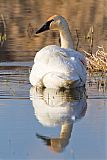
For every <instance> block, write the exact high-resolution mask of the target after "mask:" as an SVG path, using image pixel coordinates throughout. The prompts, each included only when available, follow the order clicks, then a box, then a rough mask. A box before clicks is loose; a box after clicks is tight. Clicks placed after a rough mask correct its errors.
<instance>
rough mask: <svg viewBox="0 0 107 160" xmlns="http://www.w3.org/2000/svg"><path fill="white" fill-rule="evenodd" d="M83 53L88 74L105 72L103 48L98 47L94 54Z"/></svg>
mask: <svg viewBox="0 0 107 160" xmlns="http://www.w3.org/2000/svg"><path fill="white" fill-rule="evenodd" d="M84 52H85V54H86V60H87V68H88V70H89V71H90V72H98V71H101V72H104V73H105V72H107V53H106V52H105V51H104V48H103V47H100V46H98V50H97V51H96V53H95V54H90V53H88V52H86V51H84Z"/></svg>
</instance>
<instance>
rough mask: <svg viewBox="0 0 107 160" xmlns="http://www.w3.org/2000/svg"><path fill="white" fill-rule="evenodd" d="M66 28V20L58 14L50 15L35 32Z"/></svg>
mask: <svg viewBox="0 0 107 160" xmlns="http://www.w3.org/2000/svg"><path fill="white" fill-rule="evenodd" d="M65 29H68V24H67V22H66V20H65V19H64V18H63V17H62V16H59V15H54V16H51V17H50V18H49V19H48V20H47V21H46V23H45V24H44V25H43V26H42V27H41V28H40V29H39V30H37V31H36V34H38V33H41V32H44V31H47V30H65Z"/></svg>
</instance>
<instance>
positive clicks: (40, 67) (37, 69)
mask: <svg viewBox="0 0 107 160" xmlns="http://www.w3.org/2000/svg"><path fill="white" fill-rule="evenodd" d="M81 61H84V62H85V58H84V56H83V55H81V54H80V53H79V52H76V51H75V50H73V49H64V48H60V47H58V46H56V45H50V46H47V47H44V48H43V49H41V50H40V51H39V52H37V54H36V56H35V58H34V65H33V68H32V71H31V74H30V82H31V83H32V85H36V84H37V83H38V85H41V86H42V85H43V86H44V87H48V88H50V87H54V88H59V87H63V85H64V83H65V88H66V87H67V85H68V86H69V85H70V83H72V82H73V81H78V79H80V78H79V77H81V79H82V80H83V81H85V79H84V74H85V72H84V73H83V68H84V65H83V63H82V62H81ZM81 66H82V67H81ZM78 69H79V70H78ZM76 70H78V71H76ZM81 72H82V75H81ZM78 76H79V77H78ZM71 79H72V82H71ZM44 83H45V84H44ZM67 83H68V84H67ZM52 84H54V86H52ZM45 85H46V86H45Z"/></svg>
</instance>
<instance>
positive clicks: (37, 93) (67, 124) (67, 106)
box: [30, 87, 87, 152]
mask: <svg viewBox="0 0 107 160" xmlns="http://www.w3.org/2000/svg"><path fill="white" fill-rule="evenodd" d="M30 97H31V100H32V104H33V107H34V112H35V116H36V118H37V119H38V121H39V122H40V123H41V124H42V125H43V126H46V127H55V126H61V130H60V135H59V137H56V138H55V137H47V136H44V135H41V134H38V133H37V134H36V136H37V137H38V138H39V139H41V140H43V141H44V142H45V144H46V145H47V146H48V147H49V148H50V149H51V150H52V151H54V152H62V151H63V150H64V148H65V147H66V146H67V145H68V143H69V139H70V137H71V132H72V128H73V124H74V122H76V121H77V120H79V119H81V118H82V117H83V116H84V115H85V113H86V109H87V103H86V93H85V88H77V89H74V90H73V89H72V90H64V91H61V90H55V89H47V88H46V89H44V90H36V88H35V87H32V88H31V90H30Z"/></svg>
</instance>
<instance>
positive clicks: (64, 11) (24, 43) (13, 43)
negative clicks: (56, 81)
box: [0, 0, 107, 59]
mask: <svg viewBox="0 0 107 160" xmlns="http://www.w3.org/2000/svg"><path fill="white" fill-rule="evenodd" d="M105 8H106V3H105V1H104V0H102V1H99V0H96V1H94V0H91V1H84V2H83V1H78V0H73V1H71V0H67V1H64V0H60V1H57V0H51V1H48V0H43V1H42V2H41V1H39V0H26V1H14V0H10V1H4V0H0V12H1V13H2V14H3V15H4V18H5V20H6V31H7V41H6V42H5V44H4V47H2V48H1V50H3V51H4V50H5V51H7V50H8V51H26V52H27V51H34V50H35V49H36V50H38V49H40V48H42V47H43V46H46V45H49V44H58V45H59V38H58V37H59V35H58V33H57V32H54V33H53V32H51V33H50V32H46V33H43V34H41V35H40V36H38V37H35V38H32V39H30V38H29V37H28V35H27V27H28V24H29V23H32V24H34V25H35V26H36V27H37V28H38V27H39V26H40V25H41V24H42V23H43V22H45V21H46V19H47V18H49V17H50V16H51V15H54V14H60V15H62V16H64V17H65V18H66V19H67V21H68V23H69V26H70V30H71V31H72V37H73V40H74V42H75V44H76V43H77V35H76V30H78V33H79V39H80V42H79V49H80V50H81V49H84V50H87V47H88V46H89V44H88V42H86V41H85V38H84V37H85V35H86V34H87V32H88V30H89V28H90V27H91V26H92V25H94V29H95V30H94V44H95V45H94V47H95V49H96V48H97V46H98V45H103V46H107V41H106V39H107V30H106V23H107V13H106V10H105ZM9 54H10V55H11V56H13V53H12V52H10V53H9ZM19 54H20V55H21V54H22V53H19ZM33 55H35V53H33ZM33 55H32V56H33ZM16 56H17V55H16ZM26 56H29V53H28V54H26ZM15 58H16V57H15V56H14V57H13V59H15ZM32 59H33V57H32Z"/></svg>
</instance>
